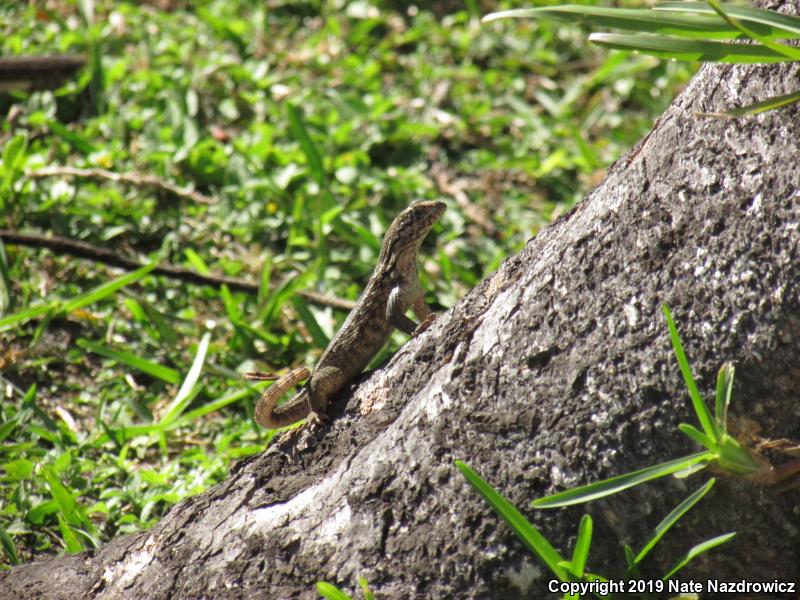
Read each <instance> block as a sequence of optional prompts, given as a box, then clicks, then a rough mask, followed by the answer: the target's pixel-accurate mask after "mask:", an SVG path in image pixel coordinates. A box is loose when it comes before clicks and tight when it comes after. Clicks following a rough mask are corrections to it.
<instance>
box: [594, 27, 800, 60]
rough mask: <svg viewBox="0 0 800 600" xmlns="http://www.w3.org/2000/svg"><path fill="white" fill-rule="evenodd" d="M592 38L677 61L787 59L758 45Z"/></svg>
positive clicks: (642, 37)
mask: <svg viewBox="0 0 800 600" xmlns="http://www.w3.org/2000/svg"><path fill="white" fill-rule="evenodd" d="M589 41H590V42H593V43H595V44H597V45H599V46H604V47H606V48H613V49H614V50H636V51H638V52H642V53H644V54H650V55H652V56H658V57H659V58H670V59H676V60H688V61H700V62H723V63H736V64H751V63H776V62H787V61H789V60H791V59H789V58H787V57H786V56H784V55H783V54H780V53H778V52H775V51H774V50H770V49H769V48H765V47H764V46H757V45H755V44H734V43H725V42H713V41H704V40H681V39H677V38H673V37H666V36H660V35H648V34H644V33H642V34H620V33H593V34H591V35H590V36H589Z"/></svg>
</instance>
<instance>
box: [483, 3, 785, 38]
mask: <svg viewBox="0 0 800 600" xmlns="http://www.w3.org/2000/svg"><path fill="white" fill-rule="evenodd" d="M667 15H669V17H667V18H665V17H666V16H667ZM698 17H699V15H693V14H679V13H671V12H661V13H658V12H655V11H653V10H649V9H637V8H607V7H601V6H580V5H574V4H566V5H563V6H552V7H550V6H548V7H541V8H522V9H516V10H506V11H502V12H496V13H492V14H489V15H486V16H485V17H484V18H483V19H482V21H483V22H484V23H489V22H491V21H495V20H497V19H506V18H528V19H553V20H557V21H566V22H569V23H575V24H580V25H584V26H588V27H595V28H609V29H622V30H624V31H636V32H639V33H660V34H662V35H676V36H681V37H702V38H712V39H734V38H737V37H739V36H740V35H741V32H740V31H739V30H737V29H736V28H735V27H732V26H731V25H729V24H727V23H725V22H724V21H722V20H721V19H718V18H717V17H716V16H714V17H710V16H709V17H700V18H698ZM760 31H761V32H762V33H764V34H769V33H770V32H771V29H770V28H768V27H766V26H764V25H761V30H760Z"/></svg>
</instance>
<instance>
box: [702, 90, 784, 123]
mask: <svg viewBox="0 0 800 600" xmlns="http://www.w3.org/2000/svg"><path fill="white" fill-rule="evenodd" d="M798 101H800V91H797V92H792V93H791V94H786V95H785V96H773V97H772V98H767V99H766V100H761V101H759V102H754V103H753V104H748V105H747V106H742V107H741V108H733V109H731V110H726V111H724V112H710V113H703V112H698V113H695V114H696V115H697V116H698V117H714V118H718V119H736V118H739V117H749V116H752V115H757V114H759V113H762V112H766V111H768V110H774V109H776V108H782V107H784V106H789V105H790V104H795V103H796V102H798Z"/></svg>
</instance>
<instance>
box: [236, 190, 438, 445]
mask: <svg viewBox="0 0 800 600" xmlns="http://www.w3.org/2000/svg"><path fill="white" fill-rule="evenodd" d="M445 208H446V205H445V203H444V202H440V201H438V200H430V201H428V200H425V201H417V202H414V203H412V204H411V205H410V206H409V207H408V208H406V209H405V210H404V211H403V212H401V213H400V214H399V215H397V217H396V218H395V220H394V221H392V224H391V226H390V227H389V230H388V231H387V232H386V235H385V236H384V238H383V245H382V246H381V253H380V255H379V256H378V263H377V264H376V265H375V270H374V271H373V273H372V276H371V277H370V278H369V281H368V282H367V286H366V288H364V291H363V292H362V293H361V296H360V297H359V298H358V301H357V302H356V305H355V307H354V308H353V310H352V311H351V312H350V314H349V315H348V316H347V319H346V320H345V322H344V324H343V325H342V327H341V329H339V331H338V332H337V333H336V335H335V336H334V337H333V339H332V340H331V341H330V343H329V344H328V347H327V348H326V349H325V352H323V354H322V356H321V357H320V359H319V361H318V362H317V366H316V367H315V368H314V371H313V373H312V372H311V371H310V370H309V369H308V368H307V367H300V368H297V369H293V370H291V371H289V372H288V373H286V374H285V375H283V376H282V377H276V376H275V375H271V374H265V373H252V372H251V373H245V374H244V375H243V376H244V378H245V379H250V380H263V379H277V381H276V382H275V383H274V384H272V386H270V387H269V388H267V390H266V391H265V392H264V394H263V395H262V396H261V398H260V399H259V400H258V403H257V404H256V410H255V419H256V422H257V423H258V424H259V425H261V426H263V427H266V428H268V429H275V428H277V427H284V426H286V425H290V424H291V423H294V422H296V421H299V420H300V419H302V418H304V417H307V418H308V422H310V423H320V422H321V420H323V419H326V416H325V410H326V409H327V407H328V402H329V401H330V397H331V396H332V395H333V394H335V393H336V392H338V391H339V390H341V389H342V388H343V387H344V385H345V384H346V383H347V382H348V381H350V380H351V379H352V378H353V377H355V376H356V375H358V374H359V373H361V371H363V370H364V369H365V368H366V366H367V365H368V364H369V362H370V361H371V360H372V359H373V357H374V356H375V355H376V354H377V353H378V352H379V351H380V349H381V348H383V346H384V344H385V343H386V341H387V340H388V339H389V336H390V335H391V333H392V331H393V330H394V329H395V328H397V329H399V330H400V331H403V332H404V333H407V334H409V335H411V336H416V335H419V334H420V333H422V332H423V331H425V330H426V329H427V328H428V327H429V326H430V324H431V323H432V322H433V318H434V317H435V315H434V314H433V313H432V312H431V310H430V308H429V307H428V305H427V304H426V303H425V299H424V297H423V293H422V286H421V285H420V283H419V275H418V273H417V252H418V251H419V247H420V244H422V240H423V239H425V236H426V235H427V234H428V232H429V231H430V229H431V227H433V225H434V223H436V221H438V220H439V217H441V216H442V214H443V213H444V211H445ZM409 307H410V308H411V309H412V310H413V311H414V314H415V315H416V316H417V318H418V319H419V320H420V324H419V325H417V324H416V323H414V321H412V320H411V319H409V318H408V317H407V316H406V314H405V313H406V311H407V310H408V309H409ZM304 379H308V381H307V382H306V384H305V385H304V386H303V389H302V390H300V392H299V393H298V394H297V395H296V396H295V397H294V398H292V399H291V400H290V401H289V402H287V403H286V404H283V405H281V406H277V402H278V399H279V398H280V397H281V396H282V395H283V394H284V393H286V391H288V390H289V389H290V388H292V387H293V386H294V385H296V384H298V383H299V382H301V381H302V380H304Z"/></svg>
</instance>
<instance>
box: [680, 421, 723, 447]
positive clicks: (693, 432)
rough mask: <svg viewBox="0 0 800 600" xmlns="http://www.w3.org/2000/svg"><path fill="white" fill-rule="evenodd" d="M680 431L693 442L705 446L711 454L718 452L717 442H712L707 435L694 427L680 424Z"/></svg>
mask: <svg viewBox="0 0 800 600" xmlns="http://www.w3.org/2000/svg"><path fill="white" fill-rule="evenodd" d="M678 429H680V430H681V431H682V432H683V433H685V434H686V435H688V436H689V437H690V438H692V440H694V441H695V442H697V443H698V444H700V445H701V446H704V447H705V448H706V449H708V450H709V451H710V452H716V450H717V442H716V440H712V439H711V438H710V437H708V436H707V435H706V434H705V433H703V432H702V431H700V430H699V429H698V428H697V427H695V426H694V425H689V424H688V423H680V424H679V425H678Z"/></svg>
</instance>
